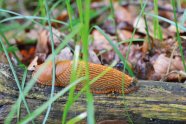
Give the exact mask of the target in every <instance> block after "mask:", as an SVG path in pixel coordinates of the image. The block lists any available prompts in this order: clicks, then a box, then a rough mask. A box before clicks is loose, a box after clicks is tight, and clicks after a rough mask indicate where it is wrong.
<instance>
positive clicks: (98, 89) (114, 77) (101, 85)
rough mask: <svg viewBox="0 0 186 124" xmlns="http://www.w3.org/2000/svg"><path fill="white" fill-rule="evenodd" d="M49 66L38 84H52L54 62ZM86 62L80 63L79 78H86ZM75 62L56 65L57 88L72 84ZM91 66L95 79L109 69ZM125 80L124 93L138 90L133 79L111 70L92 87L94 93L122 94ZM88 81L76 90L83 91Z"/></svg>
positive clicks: (96, 65) (90, 64)
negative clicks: (133, 84)
mask: <svg viewBox="0 0 186 124" xmlns="http://www.w3.org/2000/svg"><path fill="white" fill-rule="evenodd" d="M44 64H47V65H46V68H45V69H44V70H43V72H42V73H41V75H40V76H39V77H38V78H37V82H38V83H40V84H43V85H51V84H52V83H51V82H52V62H49V63H44ZM85 65H86V64H85V62H83V61H80V62H79V63H78V66H77V71H76V72H77V75H78V77H83V76H85V71H86V66H85ZM41 66H43V64H41V65H38V66H37V67H36V69H35V71H34V73H33V75H34V74H35V73H36V72H37V71H38V70H39V69H40V67H41ZM72 66H73V61H59V62H57V63H56V82H55V86H62V87H65V86H67V85H68V84H69V83H70V76H71V70H72ZM88 66H89V78H90V80H92V79H94V78H95V77H97V76H98V75H100V74H101V73H102V72H103V71H105V70H106V69H108V68H109V67H107V66H103V65H99V64H93V63H88ZM123 80H124V93H130V92H132V91H134V90H136V89H137V88H138V87H136V86H133V87H132V83H133V78H132V77H130V76H128V75H126V74H124V73H122V72H120V71H118V70H116V69H113V68H110V69H109V70H108V71H107V72H106V73H105V74H104V75H103V76H101V77H100V78H99V79H98V80H96V81H95V82H94V83H92V84H91V85H90V90H91V92H92V93H96V94H106V93H112V92H116V93H122V86H123V85H122V84H123V83H122V81H123ZM85 83H86V81H83V82H81V83H79V84H78V85H77V86H76V90H81V89H82V87H83V86H84V85H85Z"/></svg>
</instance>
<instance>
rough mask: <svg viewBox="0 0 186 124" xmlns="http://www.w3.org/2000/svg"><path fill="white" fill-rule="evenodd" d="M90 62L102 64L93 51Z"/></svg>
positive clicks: (90, 50)
mask: <svg viewBox="0 0 186 124" xmlns="http://www.w3.org/2000/svg"><path fill="white" fill-rule="evenodd" d="M89 61H90V62H92V63H96V64H101V62H100V60H99V58H98V56H97V55H96V53H95V52H94V51H93V50H92V49H89Z"/></svg>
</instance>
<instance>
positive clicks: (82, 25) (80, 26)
mask: <svg viewBox="0 0 186 124" xmlns="http://www.w3.org/2000/svg"><path fill="white" fill-rule="evenodd" d="M157 3H158V0H154V12H155V13H154V14H151V13H147V12H145V7H146V4H147V1H145V2H144V3H143V1H141V11H140V13H139V17H142V16H144V19H145V25H146V32H147V36H148V38H149V39H148V40H149V42H150V35H149V30H148V24H147V21H148V20H147V19H146V16H151V17H153V23H154V36H155V38H157V39H161V40H162V31H161V28H160V25H159V20H163V21H166V22H168V23H170V24H172V25H175V26H176V30H177V41H178V44H179V48H180V53H181V57H182V62H183V65H184V69H185V70H186V66H185V61H184V55H183V48H182V46H181V39H180V36H179V29H182V30H184V31H186V28H185V27H184V26H183V24H182V25H180V24H178V23H177V18H176V11H175V10H176V9H175V8H176V4H175V1H174V0H172V6H173V8H174V19H175V20H174V22H173V21H171V20H168V19H165V18H163V17H160V16H158V4H157ZM1 6H2V4H1ZM38 6H39V7H38V8H36V10H35V12H34V13H35V14H34V16H25V15H21V14H19V13H16V12H13V11H9V10H6V9H0V13H5V14H7V15H8V16H7V18H5V19H3V20H0V27H4V28H2V29H0V32H1V37H0V42H1V46H2V47H0V51H2V50H3V51H4V53H5V54H6V57H7V59H8V62H9V64H10V68H11V70H12V72H13V75H14V78H15V81H16V84H17V86H18V89H19V93H20V94H19V97H18V99H17V101H16V103H15V104H14V105H13V106H12V108H11V111H10V113H9V115H8V116H7V118H6V120H5V123H7V124H9V123H11V121H12V119H13V117H14V116H15V115H16V117H17V121H18V123H19V124H26V123H28V122H30V121H32V123H34V119H35V118H36V117H38V116H39V115H40V114H41V113H43V112H46V115H45V117H44V120H43V124H45V123H46V122H47V119H48V116H49V113H50V110H51V106H52V104H53V102H54V101H56V100H57V99H58V98H59V97H61V96H63V95H64V94H65V93H67V92H68V93H69V97H68V99H67V102H66V104H65V108H63V115H62V120H61V123H63V124H65V123H68V124H73V123H76V122H79V121H81V120H83V119H85V118H87V123H89V124H94V123H95V115H94V113H95V112H94V99H93V95H92V94H91V92H90V84H92V83H94V82H96V81H97V80H98V79H99V78H101V77H102V76H103V75H104V74H106V73H107V72H108V71H109V70H110V69H111V68H108V69H107V70H105V71H103V72H102V73H100V75H98V76H97V77H95V78H94V79H92V80H90V79H89V68H88V58H89V55H88V48H89V44H90V43H89V42H90V41H89V35H90V32H91V31H92V29H96V30H98V31H99V32H100V33H101V34H102V35H103V36H104V37H105V38H106V39H107V41H108V42H109V44H110V45H111V46H112V48H113V49H114V51H115V52H116V54H117V55H118V56H119V58H120V59H121V60H122V61H123V63H124V70H123V72H125V69H126V70H127V71H128V72H129V74H130V75H131V76H134V73H133V71H132V69H131V68H130V67H129V65H128V62H127V59H128V56H129V53H130V47H131V45H132V42H133V41H144V39H134V35H135V32H136V28H134V31H133V33H132V37H131V39H128V40H126V41H119V38H118V43H117V44H115V43H114V42H113V41H112V40H111V39H110V37H109V36H108V35H107V34H106V33H105V32H104V31H103V30H102V29H101V28H100V27H99V26H97V25H96V26H95V25H94V26H92V27H91V26H90V21H91V19H94V18H95V17H97V16H99V15H101V14H102V13H103V12H104V11H106V10H108V9H109V8H110V9H111V13H110V15H111V16H112V19H113V20H114V22H113V23H114V25H115V27H116V26H117V24H116V22H115V15H114V8H113V3H112V1H111V0H110V5H109V6H108V7H103V8H102V9H100V10H99V11H98V12H95V11H92V10H91V8H90V0H85V1H82V0H76V1H75V2H74V3H73V5H72V2H71V1H70V0H66V1H65V2H64V0H60V1H56V2H55V3H54V4H53V5H50V6H49V4H48V3H47V1H46V0H39V2H38ZM59 6H63V7H64V6H66V10H67V12H68V16H69V22H62V21H58V20H55V19H52V16H51V12H52V11H53V10H54V9H55V8H56V7H59ZM74 7H77V10H78V14H77V13H76V12H75V11H74ZM10 14H13V15H14V16H13V17H11V16H10V17H9V15H10ZM184 15H185V14H184ZM18 19H24V20H25V21H26V23H25V24H24V25H20V24H19V23H14V20H18ZM184 21H185V16H183V22H184ZM6 22H12V23H11V24H10V26H9V27H6V26H4V25H3V23H6ZM46 22H47V24H48V25H49V28H47V30H48V31H49V32H50V41H51V46H52V56H50V57H49V58H48V59H47V60H46V61H47V62H48V61H52V62H53V65H52V66H53V71H52V72H53V74H52V77H53V78H52V87H51V94H50V98H49V99H48V101H46V102H44V103H43V104H42V105H41V106H39V107H38V108H37V109H35V110H33V111H32V112H31V111H30V108H29V105H28V104H27V102H26V99H25V96H27V94H28V93H29V91H30V90H31V88H32V87H33V85H34V84H35V80H34V78H38V76H39V75H40V74H41V73H42V71H43V70H44V68H45V67H46V65H45V66H43V67H42V68H41V69H40V70H39V71H38V72H37V74H36V75H35V77H33V78H32V79H31V80H30V81H29V82H28V83H26V84H27V85H26V86H25V79H26V75H27V70H26V69H25V72H24V75H23V78H22V83H20V82H19V80H18V77H17V75H16V72H15V70H14V67H13V64H12V62H11V60H10V57H9V55H8V52H12V53H13V52H15V51H16V50H17V49H16V47H14V46H10V45H8V39H7V38H6V37H5V35H4V33H6V32H8V31H11V30H15V29H16V28H17V27H20V28H21V29H22V30H24V29H25V28H26V27H28V26H32V25H33V24H38V25H39V26H41V27H43V28H44V29H45V28H46V27H45V23H46ZM52 22H55V23H59V24H62V25H63V26H64V27H63V28H64V29H67V30H68V31H69V32H70V33H69V34H67V35H66V37H65V38H64V39H61V40H62V41H63V42H61V44H60V45H59V46H58V47H57V48H56V49H54V41H53V35H55V34H53V32H52V27H51V23H52ZM138 22H139V19H138V21H137V24H136V25H138ZM135 27H137V26H135ZM31 28H32V27H31ZM115 29H116V28H115ZM71 39H75V44H76V45H75V51H74V59H73V67H72V73H71V78H70V83H69V85H68V86H67V87H66V88H64V89H63V90H61V91H60V92H58V93H57V94H56V95H54V83H55V60H54V58H55V55H57V54H58V53H59V52H60V51H61V49H63V48H64V47H65V46H67V45H68V42H69V41H70V40H71ZM3 41H6V45H8V46H7V47H6V46H5V44H4V42H3ZM80 41H81V42H82V51H81V50H80V46H79V45H78V44H79V42H80ZM122 43H129V50H128V51H127V55H126V57H123V55H122V54H121V52H120V51H119V49H118V46H119V45H121V44H122ZM81 53H82V54H83V61H85V62H86V73H85V77H79V76H78V75H79V73H78V72H77V71H76V70H77V65H78V61H80V57H79V56H80V54H81ZM115 64H116V63H115V61H113V64H112V65H111V67H113V66H114V65H115ZM123 79H124V77H123ZM83 80H85V81H86V85H85V87H83V88H82V90H81V91H79V92H78V94H75V93H74V91H75V85H77V84H78V83H80V82H81V81H83ZM124 83H125V82H124V80H123V82H122V84H123V87H122V90H123V92H124V89H125V87H124ZM83 93H85V96H86V101H87V106H86V111H85V112H83V113H81V114H80V115H77V116H76V117H74V118H72V119H70V120H67V116H68V112H69V110H70V108H71V106H72V105H73V104H74V103H75V101H76V100H78V98H79V97H80V95H81V94H83ZM22 102H23V104H24V106H25V108H26V110H27V112H28V115H26V116H25V117H24V118H20V114H21V113H20V105H21V103H22ZM123 102H124V105H125V96H124V93H123ZM124 109H126V110H127V109H128V108H127V106H124ZM126 114H127V116H128V119H129V122H130V123H133V121H132V120H131V119H130V116H129V114H128V113H126Z"/></svg>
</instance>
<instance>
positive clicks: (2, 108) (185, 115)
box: [0, 64, 186, 124]
mask: <svg viewBox="0 0 186 124" xmlns="http://www.w3.org/2000/svg"><path fill="white" fill-rule="evenodd" d="M15 70H16V73H17V75H18V77H19V79H21V78H22V74H23V70H22V69H20V68H18V67H16V68H15ZM30 79H31V72H28V75H27V81H28V80H30ZM138 85H139V86H140V89H139V90H138V91H137V92H134V93H132V94H128V95H125V96H124V97H123V96H122V95H120V94H104V95H96V94H94V107H95V119H96V122H100V121H103V120H128V118H129V117H130V118H131V120H132V121H133V122H134V123H135V124H142V123H143V124H145V123H151V124H157V123H161V124H168V123H170V124H174V123H175V124H184V123H186V84H183V83H170V82H169V83H168V82H158V81H142V80H140V81H139V83H138ZM60 90H62V88H61V87H55V93H57V92H59V91H60ZM50 92H51V87H50V86H43V85H40V84H35V85H34V87H32V90H31V91H30V92H29V94H28V95H27V97H26V100H27V103H28V105H29V107H30V109H31V111H33V110H35V109H36V108H38V107H39V106H40V105H42V104H43V103H44V102H46V101H47V100H48V99H49V97H50ZM18 95H19V90H18V88H17V85H16V83H15V80H14V78H13V75H12V72H11V69H10V67H9V66H8V65H4V64H0V123H3V122H4V120H5V118H6V116H7V114H8V113H9V111H10V108H11V106H12V105H13V104H14V103H15V101H16V100H17V98H18ZM67 98H68V93H66V94H65V95H64V96H62V97H60V98H59V99H58V100H57V101H56V102H54V103H53V104H52V109H51V112H50V115H49V118H48V120H47V123H49V124H50V123H51V124H52V123H56V124H58V123H61V118H62V113H63V108H64V106H65V103H66V101H67ZM85 111H86V97H85V95H81V96H80V98H79V99H78V100H77V101H76V102H75V103H74V105H73V106H72V107H71V109H70V111H69V113H68V118H67V119H68V120H69V119H71V118H73V117H75V116H77V115H79V114H80V113H83V112H85ZM127 113H128V114H127ZM25 115H27V112H26V109H25V108H24V105H23V104H22V105H21V118H23V117H25ZM44 115H45V112H43V113H42V114H41V115H40V116H39V117H37V118H36V119H35V120H34V121H35V123H42V120H43V118H44ZM128 115H129V116H128ZM13 121H14V122H16V118H15V119H14V120H13ZM84 121H85V120H84Z"/></svg>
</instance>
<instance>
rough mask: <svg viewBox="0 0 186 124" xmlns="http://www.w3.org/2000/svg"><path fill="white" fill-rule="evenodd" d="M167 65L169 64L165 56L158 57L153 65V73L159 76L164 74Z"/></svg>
mask: <svg viewBox="0 0 186 124" xmlns="http://www.w3.org/2000/svg"><path fill="white" fill-rule="evenodd" d="M169 63H170V59H169V58H168V57H166V55H165V54H161V55H159V56H158V58H157V60H156V61H155V63H154V65H153V67H154V71H155V73H157V74H159V75H163V74H166V72H167V69H168V66H169Z"/></svg>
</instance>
